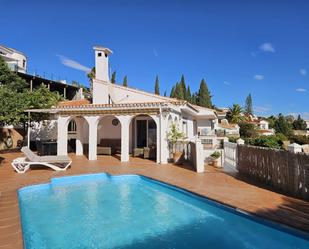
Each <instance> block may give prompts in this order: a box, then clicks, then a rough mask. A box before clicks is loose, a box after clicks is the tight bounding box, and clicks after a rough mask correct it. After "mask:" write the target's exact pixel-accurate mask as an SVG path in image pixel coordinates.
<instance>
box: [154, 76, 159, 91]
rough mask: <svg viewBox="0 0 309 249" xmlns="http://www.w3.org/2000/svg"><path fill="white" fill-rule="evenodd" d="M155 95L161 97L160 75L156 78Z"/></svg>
mask: <svg viewBox="0 0 309 249" xmlns="http://www.w3.org/2000/svg"><path fill="white" fill-rule="evenodd" d="M155 94H157V95H160V88H159V77H158V75H157V77H156V82H155Z"/></svg>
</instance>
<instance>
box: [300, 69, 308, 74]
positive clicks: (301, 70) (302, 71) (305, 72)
mask: <svg viewBox="0 0 309 249" xmlns="http://www.w3.org/2000/svg"><path fill="white" fill-rule="evenodd" d="M299 73H300V74H301V75H303V76H306V75H307V70H306V69H305V68H301V69H300V70H299Z"/></svg>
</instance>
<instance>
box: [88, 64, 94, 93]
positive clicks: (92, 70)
mask: <svg viewBox="0 0 309 249" xmlns="http://www.w3.org/2000/svg"><path fill="white" fill-rule="evenodd" d="M87 77H88V79H89V83H90V92H91V94H92V83H93V79H94V78H95V67H93V68H92V69H91V71H90V72H89V73H88V74H87Z"/></svg>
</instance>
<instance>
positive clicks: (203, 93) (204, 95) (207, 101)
mask: <svg viewBox="0 0 309 249" xmlns="http://www.w3.org/2000/svg"><path fill="white" fill-rule="evenodd" d="M197 104H198V105H199V106H203V107H207V108H212V102H211V95H210V92H209V90H208V87H207V84H206V81H205V80H204V79H202V80H201V84H200V89H199V91H198V94H197Z"/></svg>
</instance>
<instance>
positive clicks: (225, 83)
mask: <svg viewBox="0 0 309 249" xmlns="http://www.w3.org/2000/svg"><path fill="white" fill-rule="evenodd" d="M223 84H224V85H227V86H229V85H231V83H230V82H228V81H226V80H225V81H223Z"/></svg>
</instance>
